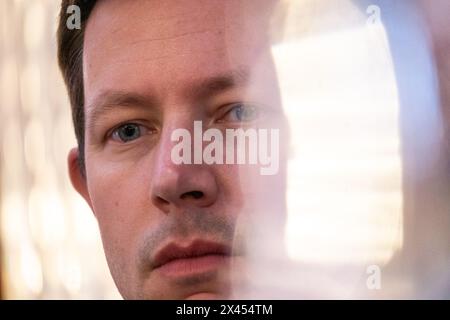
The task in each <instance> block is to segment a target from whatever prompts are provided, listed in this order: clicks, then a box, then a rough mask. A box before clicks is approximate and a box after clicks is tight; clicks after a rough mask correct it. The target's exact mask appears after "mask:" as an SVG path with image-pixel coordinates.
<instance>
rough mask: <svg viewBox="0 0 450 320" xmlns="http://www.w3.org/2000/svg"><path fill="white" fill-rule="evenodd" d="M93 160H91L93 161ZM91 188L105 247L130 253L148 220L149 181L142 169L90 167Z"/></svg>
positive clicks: (88, 168)
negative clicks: (145, 178)
mask: <svg viewBox="0 0 450 320" xmlns="http://www.w3.org/2000/svg"><path fill="white" fill-rule="evenodd" d="M91 163H92V162H91ZM87 170H88V171H87V172H88V189H89V195H90V197H91V201H92V207H93V209H94V213H95V216H96V218H97V220H98V223H99V227H100V231H101V235H102V239H103V243H104V246H105V250H108V249H110V248H111V250H108V251H114V252H117V254H120V255H121V256H127V255H130V254H131V253H132V252H133V250H131V249H132V248H134V243H136V237H137V236H138V235H139V233H140V231H139V230H140V229H142V228H143V227H144V225H145V224H144V223H143V222H144V221H143V220H144V219H145V221H149V220H150V219H148V214H149V213H148V212H146V210H145V208H146V204H147V203H148V201H149V195H148V192H147V184H145V182H144V181H143V179H142V178H141V177H142V175H140V172H138V170H136V167H134V168H133V169H131V168H127V167H119V166H117V165H114V166H109V165H108V164H107V163H106V164H105V162H103V163H102V165H101V166H96V165H91V166H88V167H87Z"/></svg>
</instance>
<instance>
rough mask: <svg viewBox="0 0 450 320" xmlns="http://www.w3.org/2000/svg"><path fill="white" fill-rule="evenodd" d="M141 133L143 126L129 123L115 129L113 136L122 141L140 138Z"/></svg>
mask: <svg viewBox="0 0 450 320" xmlns="http://www.w3.org/2000/svg"><path fill="white" fill-rule="evenodd" d="M141 135H142V132H141V126H139V125H137V124H133V123H128V124H125V125H123V126H120V127H118V128H117V129H115V130H114V131H113V133H112V138H113V139H115V140H119V141H120V142H129V141H133V140H135V139H137V138H139V137H140V136H141Z"/></svg>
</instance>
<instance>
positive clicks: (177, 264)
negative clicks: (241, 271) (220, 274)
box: [152, 240, 232, 278]
mask: <svg viewBox="0 0 450 320" xmlns="http://www.w3.org/2000/svg"><path fill="white" fill-rule="evenodd" d="M231 253H232V252H231V247H229V246H226V245H223V244H220V243H215V242H208V241H203V240H196V241H193V242H191V243H190V244H189V245H187V246H183V245H180V244H177V243H170V244H168V245H166V246H164V247H163V248H162V249H161V250H159V251H158V252H157V253H156V255H155V257H154V259H153V261H154V262H153V268H152V269H153V271H157V272H160V273H161V274H163V275H164V276H166V277H170V278H178V277H186V276H191V275H197V274H203V273H207V272H212V271H216V270H218V269H219V268H221V267H223V266H224V265H226V264H227V263H229V262H230V259H231Z"/></svg>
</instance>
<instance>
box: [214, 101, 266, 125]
mask: <svg viewBox="0 0 450 320" xmlns="http://www.w3.org/2000/svg"><path fill="white" fill-rule="evenodd" d="M237 106H243V107H250V108H254V109H256V112H257V113H258V115H257V116H256V119H258V118H259V117H260V115H261V114H262V113H263V112H264V110H265V107H264V106H262V105H261V104H257V103H252V102H234V103H228V104H226V105H224V106H222V107H221V108H220V110H221V111H220V116H219V117H218V119H217V120H216V122H218V123H223V122H226V120H223V118H224V117H226V116H227V115H228V114H229V113H230V112H231V111H232V110H233V109H234V108H235V107H237ZM223 109H225V111H222V110H223ZM256 119H253V120H249V121H247V122H251V121H254V120H256ZM242 122H246V121H242Z"/></svg>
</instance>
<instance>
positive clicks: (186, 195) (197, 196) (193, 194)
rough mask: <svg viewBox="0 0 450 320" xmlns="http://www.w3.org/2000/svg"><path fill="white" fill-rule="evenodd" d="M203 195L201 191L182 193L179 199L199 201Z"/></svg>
mask: <svg viewBox="0 0 450 320" xmlns="http://www.w3.org/2000/svg"><path fill="white" fill-rule="evenodd" d="M203 195H204V194H203V192H201V191H190V192H186V193H183V194H182V195H181V199H186V198H194V199H200V198H202V197H203Z"/></svg>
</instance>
